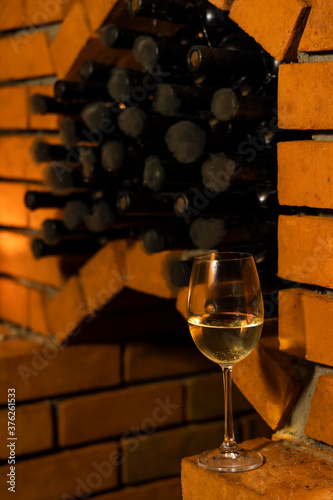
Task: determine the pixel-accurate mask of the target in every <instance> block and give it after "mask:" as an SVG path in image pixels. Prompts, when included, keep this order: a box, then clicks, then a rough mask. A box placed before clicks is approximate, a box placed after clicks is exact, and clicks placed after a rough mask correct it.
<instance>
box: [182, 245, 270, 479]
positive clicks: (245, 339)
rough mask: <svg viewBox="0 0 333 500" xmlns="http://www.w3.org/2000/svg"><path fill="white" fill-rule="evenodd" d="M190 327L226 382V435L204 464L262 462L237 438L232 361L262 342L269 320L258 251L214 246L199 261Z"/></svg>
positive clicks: (232, 468)
mask: <svg viewBox="0 0 333 500" xmlns="http://www.w3.org/2000/svg"><path fill="white" fill-rule="evenodd" d="M187 320H188V324H189V329H190V332H191V335H192V338H193V340H194V343H195V345H196V346H197V348H198V349H199V350H200V351H201V352H202V354H204V355H205V356H206V357H207V358H209V359H210V360H211V361H214V362H215V363H218V364H219V365H220V366H221V368H222V372H223V383H224V410H225V415H224V418H225V420H224V439H223V443H222V444H221V446H220V447H219V448H217V449H213V450H208V451H204V452H203V453H201V454H200V455H199V457H198V464H199V465H200V466H201V467H204V468H206V469H210V470H213V471H219V472H241V471H246V470H251V469H255V468H257V467H259V466H260V465H261V464H262V463H263V460H264V459H263V456H262V455H261V454H260V453H258V452H257V451H255V450H244V449H242V448H240V447H239V446H238V445H237V444H236V442H235V436H234V426H233V417H232V398H231V388H232V378H231V373H232V367H233V365H234V364H235V363H237V362H238V361H241V360H242V359H243V358H245V357H246V356H247V355H248V354H250V352H251V351H252V349H253V348H254V347H255V345H256V344H257V342H258V340H259V337H260V334H261V330H262V327H263V321H264V307H263V299H262V293H261V288H260V282H259V277H258V273H257V269H256V265H255V262H254V259H253V256H252V255H250V254H247V253H236V252H228V253H225V252H213V253H210V254H205V255H200V256H199V257H197V258H196V259H195V261H194V264H193V268H192V272H191V279H190V288H189V297H188V307H187Z"/></svg>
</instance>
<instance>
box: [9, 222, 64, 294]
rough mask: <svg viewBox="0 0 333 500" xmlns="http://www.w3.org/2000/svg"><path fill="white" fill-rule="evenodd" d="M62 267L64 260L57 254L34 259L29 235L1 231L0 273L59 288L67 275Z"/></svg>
mask: <svg viewBox="0 0 333 500" xmlns="http://www.w3.org/2000/svg"><path fill="white" fill-rule="evenodd" d="M63 267H64V260H63V259H62V258H61V257H58V256H57V257H52V256H50V257H44V258H42V259H40V260H36V259H35V258H34V256H33V254H32V252H31V236H28V235H26V234H21V233H15V232H10V231H5V230H3V231H1V234H0V272H1V273H5V274H10V275H12V276H15V277H18V278H26V279H28V280H31V281H36V282H38V283H42V284H45V285H50V286H54V287H56V288H59V287H61V286H62V285H64V283H66V281H67V277H68V274H67V273H68V270H67V271H66V274H65V271H64V270H63V269H62V268H63Z"/></svg>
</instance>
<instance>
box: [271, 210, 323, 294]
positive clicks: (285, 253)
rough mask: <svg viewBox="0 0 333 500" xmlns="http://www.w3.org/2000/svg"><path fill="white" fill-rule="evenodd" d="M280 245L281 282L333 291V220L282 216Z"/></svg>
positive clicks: (279, 236) (279, 235)
mask: <svg viewBox="0 0 333 500" xmlns="http://www.w3.org/2000/svg"><path fill="white" fill-rule="evenodd" d="M278 244H279V264H278V268H279V271H278V274H279V276H280V277H281V278H284V279H287V280H291V281H296V282H298V283H308V284H310V285H319V286H324V287H328V288H332V287H333V220H332V219H331V218H328V217H311V216H304V217H297V216H285V215H283V216H280V217H279V230H278Z"/></svg>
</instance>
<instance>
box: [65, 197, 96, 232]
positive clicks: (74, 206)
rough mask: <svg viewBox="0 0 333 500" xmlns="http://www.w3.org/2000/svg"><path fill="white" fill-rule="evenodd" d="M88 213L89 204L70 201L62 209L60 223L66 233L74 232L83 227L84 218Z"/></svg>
mask: <svg viewBox="0 0 333 500" xmlns="http://www.w3.org/2000/svg"><path fill="white" fill-rule="evenodd" d="M89 212H90V207H89V204H87V203H85V202H83V201H81V200H71V201H68V202H67V203H66V205H65V206H64V209H63V214H62V221H63V224H64V226H65V228H66V229H68V231H75V230H76V229H79V228H80V227H83V226H84V218H85V216H86V215H88V214H89Z"/></svg>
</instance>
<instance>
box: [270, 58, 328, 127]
mask: <svg viewBox="0 0 333 500" xmlns="http://www.w3.org/2000/svg"><path fill="white" fill-rule="evenodd" d="M332 81H333V62H313V63H304V64H283V65H282V66H280V69H279V89H278V117H279V127H281V128H287V129H305V130H306V129H308V130H311V129H313V130H315V129H319V130H320V129H321V130H326V129H332V128H333V119H332V115H333V103H332V100H331V99H330V98H329V96H330V94H331V91H332ZM305 102H306V103H307V104H306V106H304V103H305Z"/></svg>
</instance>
